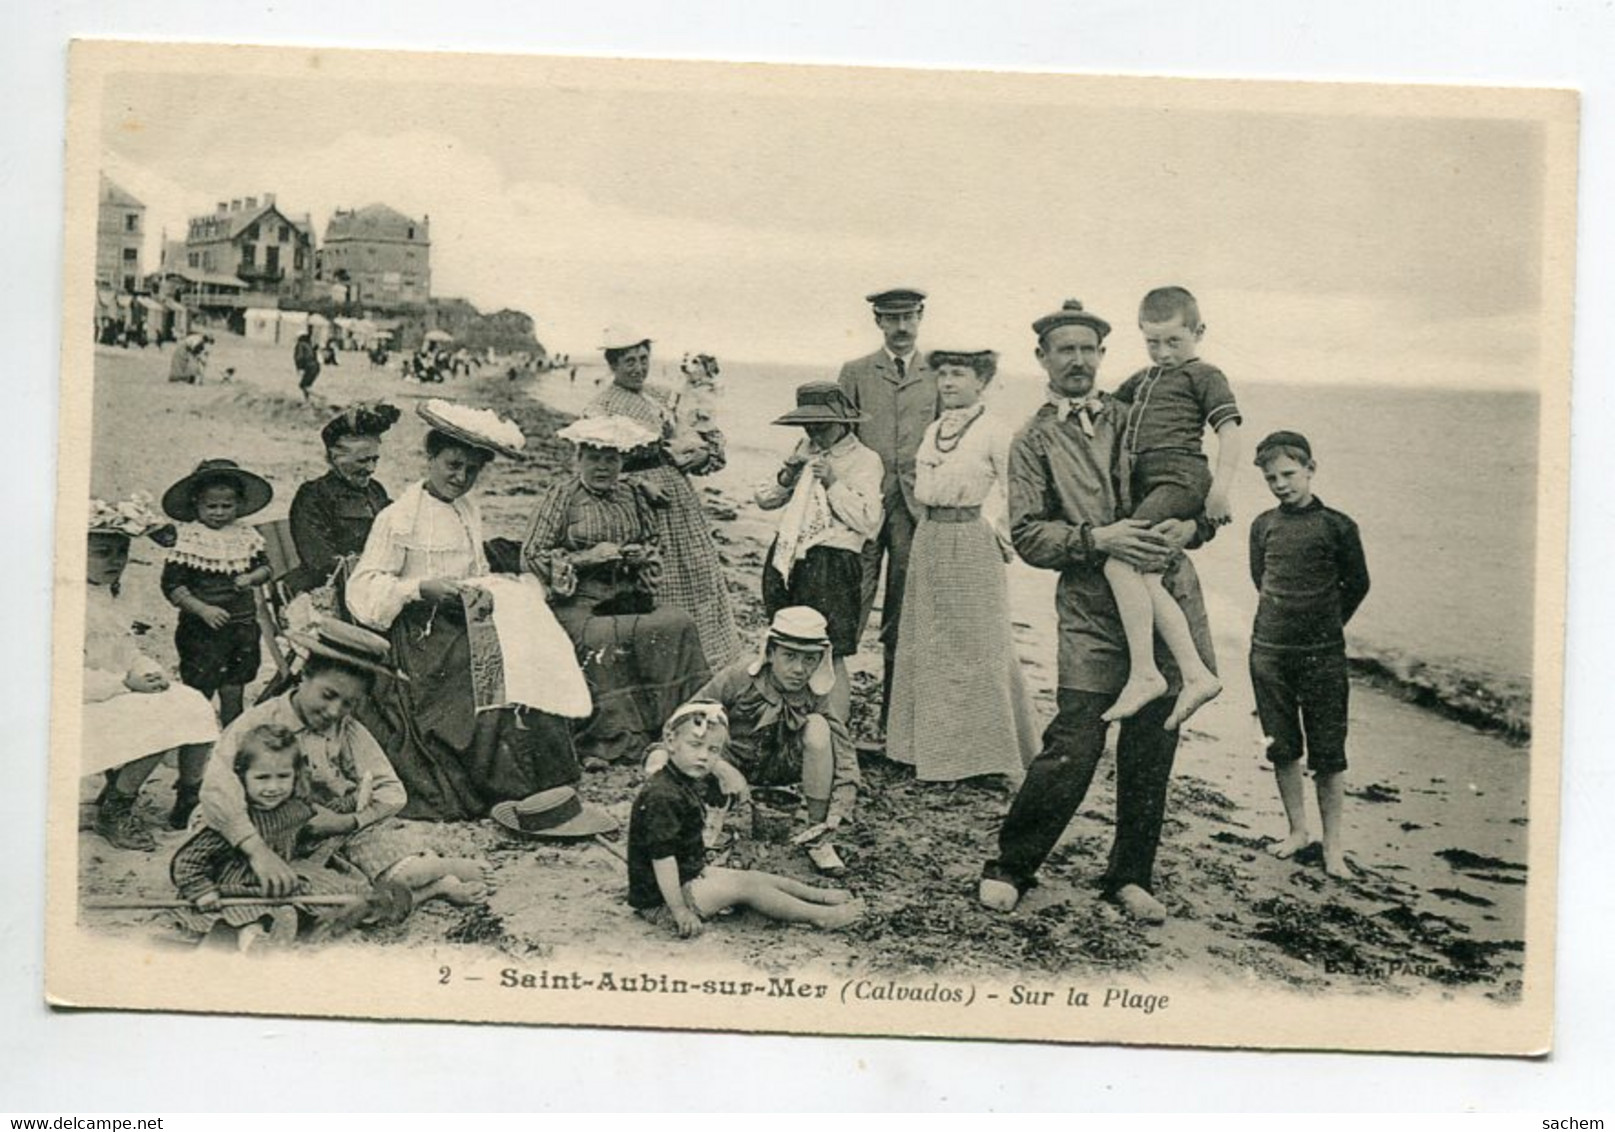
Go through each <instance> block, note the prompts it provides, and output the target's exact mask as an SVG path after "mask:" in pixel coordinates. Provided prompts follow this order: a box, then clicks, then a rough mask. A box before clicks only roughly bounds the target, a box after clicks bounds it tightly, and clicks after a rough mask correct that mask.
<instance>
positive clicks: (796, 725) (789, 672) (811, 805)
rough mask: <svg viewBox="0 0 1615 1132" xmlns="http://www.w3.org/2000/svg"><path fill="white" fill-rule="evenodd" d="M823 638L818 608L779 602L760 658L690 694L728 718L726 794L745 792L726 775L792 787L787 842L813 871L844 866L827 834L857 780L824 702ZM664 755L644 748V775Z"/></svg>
mask: <svg viewBox="0 0 1615 1132" xmlns="http://www.w3.org/2000/svg"><path fill="white" fill-rule="evenodd" d="M829 634H830V630H829V625H828V622H826V620H825V618H824V615H823V614H822V613H820V612H819V611H818V610H816V609H810V608H808V607H807V606H800V605H799V606H787V607H786V608H784V609H781V610H780V611H779V612H777V613H776V614H774V619H773V621H772V622H771V623H770V625H769V627H768V635H767V636H766V637H765V638H764V639H763V649H762V655H761V656H759V657H757V658H756V659H754V660H750V661H748V660H744V659H742V660H737V661H735V663H733V664H731V665H730V666H729V667H728V668H725V669H723V670H721V671H720V672H718V673H717V674H716V675H714V676H713V677H712V679H711V680H709V681H707V683H706V685H705V686H704V687H702V688H701V690H700V691H698V692H697V693H696V699H698V700H710V701H712V702H715V703H717V704H719V705H720V706H721V707H722V708H723V710H724V711H725V712H726V713H727V715H728V723H727V725H726V726H725V728H724V730H725V731H727V732H728V740H729V745H728V748H727V760H726V762H725V763H724V765H723V766H722V767H720V768H719V780H720V784H724V790H725V792H726V793H729V794H737V793H744V792H745V790H744V787H741V788H731V787H730V786H729V785H728V784H727V780H728V779H729V778H730V777H734V778H737V779H740V780H741V781H742V782H743V783H744V784H749V785H750V786H768V787H779V788H783V789H785V790H788V791H791V792H796V791H800V793H801V797H802V802H803V809H804V811H805V814H804V816H805V817H806V818H807V827H806V828H805V829H803V830H802V832H801V833H799V834H798V835H797V836H796V837H795V838H794V839H793V842H794V843H795V844H798V845H802V846H804V847H805V848H806V850H807V855H808V859H809V860H810V861H812V862H813V867H814V868H816V869H818V870H819V871H820V872H822V873H826V874H829V875H835V874H838V873H841V872H844V871H845V869H846V866H845V865H844V864H843V863H842V860H841V856H840V854H839V853H838V852H837V851H836V847H835V844H834V843H833V842H832V840H831V837H832V835H833V834H834V831H835V829H836V828H837V827H838V826H839V825H840V824H841V821H842V819H843V818H845V817H847V816H849V815H850V814H851V812H852V807H853V804H854V803H855V802H856V801H857V797H858V785H859V782H860V781H861V778H860V775H859V773H858V756H857V754H856V753H855V752H854V751H853V747H852V736H851V735H849V734H848V732H847V725H846V722H845V721H844V720H843V719H842V717H841V715H840V713H839V712H838V711H837V710H836V708H835V706H834V704H833V703H832V701H831V698H830V697H831V693H832V692H833V690H834V687H835V683H836V675H835V668H834V666H833V664H832V661H831V644H830V635H829ZM666 760H667V752H666V750H665V749H664V748H663V747H662V746H660V745H659V746H653V747H652V748H651V749H650V754H649V755H648V757H647V758H646V759H645V772H646V773H647V774H649V773H652V772H654V771H655V770H657V769H658V768H659V767H660V766H661V765H662V764H663V763H664V762H665V761H666ZM737 772H738V773H737Z"/></svg>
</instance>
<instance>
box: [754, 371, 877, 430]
mask: <svg viewBox="0 0 1615 1132" xmlns="http://www.w3.org/2000/svg"><path fill="white" fill-rule="evenodd" d="M868 419H869V418H868V417H866V416H864V415H863V414H861V413H859V412H858V410H856V409H854V408H853V407H852V402H850V401H848V400H847V394H846V391H845V390H844V389H842V388H841V386H839V385H837V384H836V383H835V382H833V381H810V382H808V383H807V384H805V385H798V386H797V387H796V408H794V409H792V410H791V411H790V412H788V413H786V414H785V415H784V416H783V417H780V418H778V419H777V420H775V421H774V423H775V424H777V425H810V424H848V425H850V424H858V423H860V422H862V421H866V420H868Z"/></svg>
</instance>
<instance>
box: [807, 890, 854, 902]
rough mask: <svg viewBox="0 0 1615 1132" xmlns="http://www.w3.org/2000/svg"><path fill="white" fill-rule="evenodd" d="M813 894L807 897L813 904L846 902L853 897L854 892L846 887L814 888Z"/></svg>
mask: <svg viewBox="0 0 1615 1132" xmlns="http://www.w3.org/2000/svg"><path fill="white" fill-rule="evenodd" d="M809 891H811V892H812V893H813V895H812V896H809V897H806V898H805V899H807V900H808V901H809V902H810V903H813V904H846V903H847V902H849V901H850V900H851V899H852V893H850V892H848V891H847V890H846V889H844V888H812V889H810V890H809Z"/></svg>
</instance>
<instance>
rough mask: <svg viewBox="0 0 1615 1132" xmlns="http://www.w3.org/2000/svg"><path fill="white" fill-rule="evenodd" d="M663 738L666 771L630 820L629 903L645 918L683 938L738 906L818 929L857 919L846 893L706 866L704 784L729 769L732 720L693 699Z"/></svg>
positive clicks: (648, 787) (642, 795) (856, 905)
mask: <svg viewBox="0 0 1615 1132" xmlns="http://www.w3.org/2000/svg"><path fill="white" fill-rule="evenodd" d="M662 735H663V746H662V747H661V748H660V749H661V750H662V752H663V756H664V757H663V760H662V765H661V766H660V767H659V768H658V769H657V770H656V771H655V773H653V774H652V775H651V776H650V778H649V779H648V780H647V781H646V783H645V785H644V786H643V787H642V788H641V789H640V791H639V795H638V796H637V797H636V798H635V799H634V808H633V811H632V813H631V814H630V816H629V819H628V902H629V903H630V904H632V905H633V907H634V909H635V910H636V911H638V912H639V914H640V915H641V916H643V917H644V918H645V919H647V920H649V921H651V922H652V923H654V924H658V925H661V926H665V927H668V928H671V929H672V930H673V931H675V932H677V933H678V934H679V935H680V936H683V937H685V938H689V937H690V936H695V935H700V934H701V931H702V928H703V927H704V925H705V921H706V920H708V919H710V918H711V917H713V916H715V915H717V914H718V913H720V912H723V911H726V910H727V909H730V908H736V907H740V908H754V909H756V910H757V911H759V912H761V913H762V914H763V915H765V916H769V917H771V918H773V919H776V920H784V921H786V922H788V923H796V924H811V925H813V926H814V927H819V928H841V927H846V926H847V925H849V924H851V923H853V922H854V921H855V920H857V919H858V917H859V916H860V915H861V914H862V913H863V905H862V904H861V903H860V902H859V901H857V900H854V899H853V897H852V894H851V893H849V892H846V891H843V890H841V889H835V888H818V887H815V886H813V885H810V884H803V883H801V882H800V881H794V880H791V879H789V878H787V877H782V876H777V875H775V874H773V873H764V872H757V871H755V870H752V869H729V868H723V867H720V866H716V865H713V866H709V865H708V864H707V857H706V845H705V843H704V841H703V838H702V835H703V832H704V829H705V825H706V806H705V804H704V800H703V790H702V785H703V783H704V781H705V779H706V778H707V776H708V775H710V774H713V773H714V772H715V771H716V770H717V769H718V768H720V767H722V766H725V765H726V764H725V762H724V749H725V748H726V747H727V746H728V744H729V720H728V717H727V716H726V715H725V713H724V710H723V705H722V704H718V703H714V702H712V701H709V700H692V701H691V702H689V703H687V704H685V705H684V706H683V707H681V708H679V709H678V710H677V711H675V712H674V713H673V715H672V717H671V718H669V719H668V721H667V725H666V726H665V727H664V728H663V731H662Z"/></svg>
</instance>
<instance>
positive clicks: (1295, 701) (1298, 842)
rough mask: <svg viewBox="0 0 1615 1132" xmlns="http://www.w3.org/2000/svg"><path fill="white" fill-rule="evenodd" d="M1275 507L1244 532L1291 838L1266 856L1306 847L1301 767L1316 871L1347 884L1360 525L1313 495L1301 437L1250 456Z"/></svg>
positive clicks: (1266, 719) (1282, 436)
mask: <svg viewBox="0 0 1615 1132" xmlns="http://www.w3.org/2000/svg"><path fill="white" fill-rule="evenodd" d="M1256 466H1257V467H1258V468H1261V469H1262V475H1263V476H1264V477H1265V478H1266V480H1267V486H1268V489H1269V490H1270V491H1272V493H1273V494H1274V496H1276V497H1277V498H1278V501H1279V505H1278V506H1277V507H1276V508H1274V509H1273V510H1271V511H1265V512H1263V513H1262V514H1260V515H1258V516H1257V517H1256V520H1255V522H1253V523H1252V524H1251V537H1250V559H1251V580H1252V581H1253V582H1255V583H1256V589H1257V591H1258V592H1259V594H1260V597H1259V599H1258V602H1257V606H1256V626H1255V628H1254V629H1253V630H1252V631H1251V656H1250V668H1251V686H1252V688H1253V689H1254V690H1255V692H1256V712H1257V715H1259V716H1260V717H1261V721H1262V732H1263V734H1264V735H1266V736H1267V741H1268V747H1267V757H1268V759H1269V760H1270V761H1271V762H1272V763H1273V773H1274V775H1275V777H1277V779H1278V786H1279V797H1280V798H1281V799H1282V800H1283V802H1284V814H1285V817H1287V818H1288V819H1289V823H1290V833H1289V836H1288V837H1286V838H1285V839H1284V840H1283V841H1282V842H1281V843H1280V844H1278V845H1276V846H1274V847H1273V850H1272V852H1273V854H1274V855H1275V856H1277V857H1291V856H1293V855H1294V854H1295V853H1296V852H1297V851H1298V850H1300V849H1303V848H1305V847H1306V846H1307V845H1309V844H1311V842H1312V834H1311V832H1310V830H1309V829H1308V827H1307V808H1306V797H1305V791H1304V789H1303V783H1302V780H1301V753H1302V747H1303V734H1304V735H1305V742H1304V745H1305V749H1306V756H1307V766H1308V767H1309V768H1310V769H1311V771H1312V777H1313V781H1314V783H1315V784H1316V787H1317V791H1318V812H1319V815H1320V816H1321V817H1322V819H1323V866H1324V871H1325V872H1327V873H1328V874H1329V875H1330V876H1332V877H1345V876H1348V875H1349V873H1348V872H1347V869H1346V856H1345V852H1344V850H1343V848H1342V847H1341V844H1340V801H1341V794H1342V792H1343V785H1344V784H1343V782H1342V775H1343V773H1344V771H1345V769H1346V700H1347V693H1348V683H1347V679H1346V637H1345V633H1344V632H1343V631H1342V630H1343V628H1344V626H1345V624H1346V622H1348V621H1350V620H1351V617H1352V614H1354V613H1356V612H1357V607H1358V606H1359V605H1361V604H1362V602H1363V598H1364V597H1366V596H1367V595H1368V564H1367V562H1366V561H1365V560H1364V558H1363V544H1362V540H1361V538H1360V537H1359V536H1358V533H1357V524H1356V523H1354V522H1352V521H1351V520H1350V519H1349V518H1347V517H1346V516H1345V515H1343V514H1341V513H1340V512H1339V511H1335V510H1333V509H1331V508H1329V507H1325V506H1324V505H1323V503H1322V501H1320V500H1319V499H1318V498H1317V497H1316V496H1315V495H1313V494H1312V473H1313V472H1314V471H1315V470H1316V468H1317V465H1316V464H1315V463H1314V462H1313V459H1312V446H1311V444H1309V443H1308V442H1307V438H1306V437H1304V436H1302V435H1301V434H1300V433H1298V432H1275V433H1273V434H1272V435H1271V436H1268V437H1267V438H1266V439H1264V440H1263V441H1262V443H1261V444H1259V445H1258V446H1257V448H1256Z"/></svg>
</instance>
